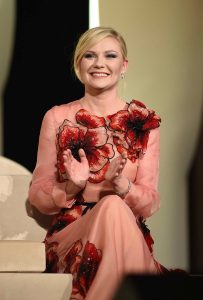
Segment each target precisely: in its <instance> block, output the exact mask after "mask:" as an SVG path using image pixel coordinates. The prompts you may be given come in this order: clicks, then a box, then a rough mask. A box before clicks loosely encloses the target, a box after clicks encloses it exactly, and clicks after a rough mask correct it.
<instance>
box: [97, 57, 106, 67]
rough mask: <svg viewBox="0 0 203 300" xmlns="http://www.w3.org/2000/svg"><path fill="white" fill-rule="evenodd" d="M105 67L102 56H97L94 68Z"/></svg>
mask: <svg viewBox="0 0 203 300" xmlns="http://www.w3.org/2000/svg"><path fill="white" fill-rule="evenodd" d="M104 65H105V62H104V58H103V57H102V56H97V58H96V59H95V67H97V68H103V67H104Z"/></svg>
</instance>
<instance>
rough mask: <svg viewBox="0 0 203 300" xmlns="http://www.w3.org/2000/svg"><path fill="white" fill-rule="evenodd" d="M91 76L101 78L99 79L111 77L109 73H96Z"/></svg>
mask: <svg viewBox="0 0 203 300" xmlns="http://www.w3.org/2000/svg"><path fill="white" fill-rule="evenodd" d="M90 74H91V76H93V77H99V78H101V77H107V76H109V74H107V73H96V72H94V73H90Z"/></svg>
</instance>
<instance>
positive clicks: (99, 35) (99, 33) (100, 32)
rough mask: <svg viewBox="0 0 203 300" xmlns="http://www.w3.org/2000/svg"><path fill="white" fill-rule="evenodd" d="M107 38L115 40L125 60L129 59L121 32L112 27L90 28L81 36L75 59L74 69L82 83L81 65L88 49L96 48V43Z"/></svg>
mask: <svg viewBox="0 0 203 300" xmlns="http://www.w3.org/2000/svg"><path fill="white" fill-rule="evenodd" d="M106 37H113V38H115V39H116V40H117V41H118V42H119V44H120V48H121V53H122V56H123V59H126V58H127V47H126V43H125V41H124V39H123V37H122V36H121V34H120V33H119V32H117V31H116V30H115V29H113V28H111V27H102V26H99V27H94V28H90V29H88V30H87V31H86V32H84V33H83V34H82V35H81V36H80V38H79V40H78V42H77V45H76V48H75V52H74V57H73V68H74V71H75V74H76V76H77V78H78V79H79V80H80V81H81V77H80V67H79V64H80V61H81V59H82V57H83V55H84V54H85V52H86V51H87V50H88V49H90V48H91V47H92V46H94V45H95V44H96V43H98V42H99V41H101V40H102V39H104V38H106Z"/></svg>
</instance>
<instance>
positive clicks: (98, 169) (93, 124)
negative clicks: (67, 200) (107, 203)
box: [56, 109, 115, 183]
mask: <svg viewBox="0 0 203 300" xmlns="http://www.w3.org/2000/svg"><path fill="white" fill-rule="evenodd" d="M76 121H77V123H76V124H73V123H72V122H71V121H69V120H64V122H63V124H62V125H61V126H60V127H59V132H58V134H57V141H56V146H57V167H58V173H59V180H60V181H64V180H66V179H67V178H66V172H65V169H64V166H63V151H64V150H65V149H70V150H71V152H72V154H73V156H74V157H75V158H76V159H77V160H79V159H80V158H79V155H78V150H79V149H80V148H83V150H84V151H85V154H86V156H87V160H88V162H89V166H90V177H89V179H88V180H89V181H90V182H94V183H98V182H101V181H103V180H104V174H105V172H106V170H107V169H108V166H109V160H110V158H112V157H113V156H114V155H115V153H114V150H113V145H112V144H110V143H107V141H108V134H107V129H106V127H105V126H104V125H105V119H104V118H101V117H97V116H93V115H91V114H89V113H88V112H87V111H85V110H84V109H81V110H79V111H78V112H77V114H76Z"/></svg>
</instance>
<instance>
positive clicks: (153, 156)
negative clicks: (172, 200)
mask: <svg viewBox="0 0 203 300" xmlns="http://www.w3.org/2000/svg"><path fill="white" fill-rule="evenodd" d="M159 156H160V129H159V128H156V129H153V130H151V132H150V135H149V141H148V146H147V151H146V153H145V155H144V156H143V157H142V158H140V159H139V164H138V170H137V175H136V179H135V181H134V182H133V184H132V186H131V189H130V192H129V193H128V194H127V196H126V197H125V199H124V201H125V202H126V203H127V204H128V205H129V206H130V208H131V209H132V211H133V213H134V214H135V215H137V216H142V217H144V218H147V217H149V216H151V215H152V214H153V213H155V212H156V211H157V210H158V209H159V207H160V195H159V192H158V190H157V188H158V180H159Z"/></svg>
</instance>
